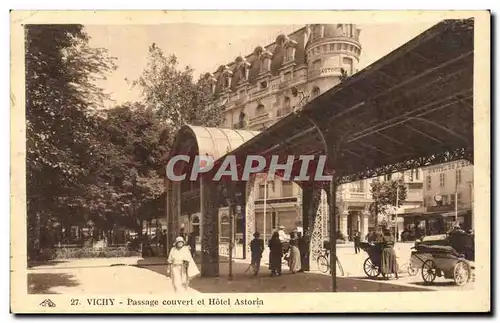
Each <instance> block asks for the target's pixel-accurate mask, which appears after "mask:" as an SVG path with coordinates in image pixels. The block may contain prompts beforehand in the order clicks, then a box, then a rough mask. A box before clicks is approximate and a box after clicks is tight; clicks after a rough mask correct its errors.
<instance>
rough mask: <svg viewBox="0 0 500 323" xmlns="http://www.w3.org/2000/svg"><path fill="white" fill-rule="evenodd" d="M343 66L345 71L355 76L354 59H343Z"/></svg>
mask: <svg viewBox="0 0 500 323" xmlns="http://www.w3.org/2000/svg"><path fill="white" fill-rule="evenodd" d="M342 65H343V66H344V69H345V70H346V71H347V72H348V73H349V74H353V73H354V70H353V62H352V58H350V57H344V58H343V59H342Z"/></svg>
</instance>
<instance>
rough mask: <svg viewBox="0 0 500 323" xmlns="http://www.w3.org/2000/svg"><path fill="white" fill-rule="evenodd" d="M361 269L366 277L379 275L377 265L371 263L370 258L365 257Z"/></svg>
mask: <svg viewBox="0 0 500 323" xmlns="http://www.w3.org/2000/svg"><path fill="white" fill-rule="evenodd" d="M363 270H364V271H365V274H366V276H368V277H372V278H375V277H377V276H378V275H380V269H379V268H378V266H376V265H374V264H373V262H372V261H371V259H370V258H366V260H365V262H364V264H363Z"/></svg>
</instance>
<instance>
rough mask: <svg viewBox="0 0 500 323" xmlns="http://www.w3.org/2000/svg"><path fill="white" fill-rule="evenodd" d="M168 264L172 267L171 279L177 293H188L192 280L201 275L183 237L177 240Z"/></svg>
mask: <svg viewBox="0 0 500 323" xmlns="http://www.w3.org/2000/svg"><path fill="white" fill-rule="evenodd" d="M167 264H168V265H169V267H170V278H171V280H172V285H173V287H174V291H175V292H185V291H187V289H188V287H189V282H190V281H191V279H193V278H194V277H196V276H197V275H199V274H200V271H199V270H198V267H196V264H195V262H194V259H193V257H192V256H191V252H190V250H189V247H187V246H186V245H185V242H184V238H183V237H177V238H175V242H174V247H173V248H172V249H171V250H170V253H169V255H168V259H167Z"/></svg>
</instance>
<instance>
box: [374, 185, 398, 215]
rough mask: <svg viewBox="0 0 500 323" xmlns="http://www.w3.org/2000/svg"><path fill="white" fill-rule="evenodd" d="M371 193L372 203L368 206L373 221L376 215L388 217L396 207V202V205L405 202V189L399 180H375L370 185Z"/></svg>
mask: <svg viewBox="0 0 500 323" xmlns="http://www.w3.org/2000/svg"><path fill="white" fill-rule="evenodd" d="M398 188H399V192H398ZM371 192H372V196H373V200H374V202H373V203H372V204H371V205H370V211H371V213H372V215H373V216H375V219H378V214H384V215H389V214H390V212H391V210H393V208H394V207H395V206H396V200H398V202H397V204H398V205H401V204H402V203H403V202H404V201H405V200H406V187H405V186H404V184H403V182H402V181H399V180H396V181H394V180H390V181H382V182H381V181H378V180H375V181H373V182H372V183H371Z"/></svg>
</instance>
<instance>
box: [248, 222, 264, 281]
mask: <svg viewBox="0 0 500 323" xmlns="http://www.w3.org/2000/svg"><path fill="white" fill-rule="evenodd" d="M253 236H254V239H253V240H252V241H251V242H250V251H251V253H252V263H251V264H252V267H253V272H254V276H257V274H258V273H259V269H260V260H261V259H262V253H263V252H264V240H262V239H260V233H258V232H255V233H254V234H253Z"/></svg>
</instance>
